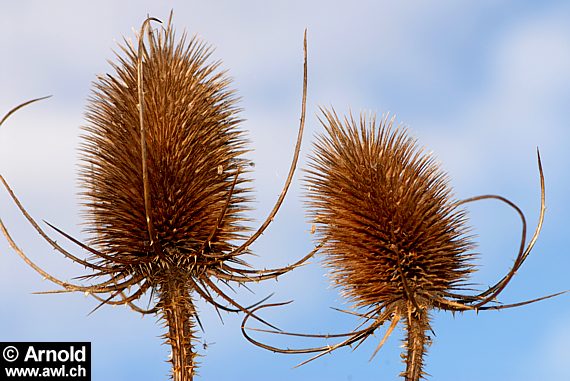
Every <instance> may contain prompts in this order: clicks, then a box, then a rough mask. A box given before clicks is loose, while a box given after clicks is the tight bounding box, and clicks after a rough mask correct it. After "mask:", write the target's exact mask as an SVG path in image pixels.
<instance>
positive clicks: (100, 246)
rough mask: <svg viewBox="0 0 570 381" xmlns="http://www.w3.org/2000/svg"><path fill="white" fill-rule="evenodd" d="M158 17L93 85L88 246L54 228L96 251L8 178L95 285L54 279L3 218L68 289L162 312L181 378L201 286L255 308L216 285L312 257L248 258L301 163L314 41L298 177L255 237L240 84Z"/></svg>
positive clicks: (87, 145) (84, 153) (270, 274)
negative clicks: (73, 248) (267, 262)
mask: <svg viewBox="0 0 570 381" xmlns="http://www.w3.org/2000/svg"><path fill="white" fill-rule="evenodd" d="M153 20H154V21H158V20H156V19H147V20H146V21H145V22H144V24H143V26H142V28H141V32H140V35H139V36H138V45H134V44H130V43H127V44H125V45H124V46H121V50H122V53H123V54H122V55H118V57H117V62H116V63H113V64H112V65H113V68H114V73H113V74H107V75H105V76H101V77H99V79H98V80H97V81H96V82H95V83H94V91H93V94H92V96H91V98H90V100H89V105H88V107H87V122H88V124H87V126H86V127H85V128H84V131H85V133H84V135H83V144H82V145H81V148H80V150H81V158H82V165H81V170H80V175H79V179H80V183H81V185H82V187H83V192H82V196H83V197H84V199H85V204H84V205H85V215H86V223H85V230H86V232H87V234H88V235H89V239H88V242H87V244H83V243H81V242H79V241H78V240H76V239H74V238H73V237H71V236H69V235H68V234H66V233H65V232H63V231H62V230H60V229H58V228H56V227H54V226H52V225H50V226H51V227H52V228H54V229H55V230H56V231H57V232H59V233H60V234H62V235H64V236H65V237H67V238H68V239H70V240H71V241H73V242H75V243H76V244H77V245H79V246H80V247H82V248H83V249H85V250H86V251H88V252H89V253H90V254H91V257H90V258H87V259H81V258H79V257H76V256H74V255H73V254H71V253H69V252H67V251H65V250H64V249H62V248H61V247H60V246H59V245H57V243H56V242H55V241H54V240H52V239H51V238H49V237H48V236H47V235H46V234H45V233H44V231H43V230H42V229H41V228H40V227H39V226H38V225H37V224H36V222H35V221H34V220H33V219H32V218H31V216H29V215H28V213H27V212H26V211H25V209H24V208H23V206H22V204H21V203H20V202H19V200H18V199H17V198H16V196H15V194H14V192H13V191H12V190H11V189H10V187H9V186H8V184H7V182H6V181H5V180H4V179H3V178H0V179H1V180H2V183H3V184H4V186H5V187H6V189H7V190H8V192H9V193H10V195H11V196H12V198H13V199H14V201H15V202H16V204H17V205H18V207H19V208H20V209H21V211H22V213H23V214H24V215H25V216H26V218H27V219H28V220H29V221H30V223H31V224H32V225H33V226H34V227H35V228H36V230H37V231H38V232H39V233H40V234H41V235H42V236H43V237H44V238H45V239H46V240H47V241H48V242H49V243H50V244H51V245H52V246H53V247H54V248H56V249H57V250H58V251H60V252H61V253H63V254H64V255H65V256H67V257H69V258H71V259H73V260H74V261H75V262H77V263H80V264H82V265H84V266H86V267H87V268H89V269H90V270H91V273H90V274H87V275H86V276H84V277H83V278H84V279H92V280H93V282H94V283H93V284H91V285H75V284H70V283H67V282H63V281H60V280H58V279H56V278H54V277H52V276H50V275H49V274H47V273H46V272H45V271H44V270H42V269H41V268H39V267H37V266H36V265H35V264H34V263H33V262H31V261H30V260H29V259H28V258H27V257H26V256H25V255H24V253H23V252H22V251H21V250H20V249H19V248H18V247H17V246H16V244H15V242H14V241H13V240H12V238H11V237H10V236H9V234H8V232H7V231H6V229H5V227H4V225H2V224H1V222H0V228H2V230H3V232H4V235H5V236H6V237H7V239H8V240H9V242H10V244H11V245H12V247H13V248H14V249H15V250H16V251H17V252H18V253H19V254H20V255H21V256H22V257H23V258H24V259H25V260H26V262H28V263H29V264H30V265H31V266H32V267H33V268H34V269H36V271H38V272H39V273H40V274H42V275H44V276H46V277H48V278H49V279H50V280H52V281H53V282H55V283H56V284H58V285H60V286H62V287H63V288H64V291H81V292H85V293H88V294H90V295H93V296H94V297H95V298H96V299H98V300H99V301H101V304H125V305H129V306H131V307H132V308H133V309H134V310H136V311H138V312H140V313H143V314H154V313H158V314H160V316H161V317H162V319H163V320H164V322H165V325H166V326H167V327H168V333H167V334H166V335H165V339H166V341H167V343H168V344H170V345H171V347H172V360H171V361H172V365H173V371H172V374H173V378H174V379H175V380H177V381H182V380H190V379H192V377H193V375H194V373H195V356H196V352H195V350H194V341H195V338H196V335H195V331H196V329H195V324H196V323H198V324H199V323H200V322H199V320H198V316H197V314H196V311H195V309H194V304H193V299H194V298H195V297H196V295H195V294H197V295H198V296H199V297H201V298H203V299H204V300H206V301H208V302H209V303H211V304H212V305H213V306H214V307H215V308H216V309H221V310H225V311H230V312H239V311H242V312H247V313H249V310H248V308H249V307H243V306H242V305H240V304H239V303H238V302H236V301H235V300H234V299H233V298H232V297H230V296H228V295H227V294H226V292H225V291H224V290H222V289H221V288H220V287H218V285H216V282H215V281H216V280H221V281H222V282H224V283H227V282H237V283H240V284H241V283H245V282H251V281H259V280H263V279H270V278H276V277H277V276H279V275H281V274H283V273H285V272H287V271H289V270H291V269H292V268H294V267H295V266H297V265H299V264H301V263H302V262H304V261H305V260H306V259H308V258H309V257H310V256H311V255H312V254H311V253H309V255H307V256H306V257H305V258H303V259H302V260H300V261H299V262H297V263H296V264H294V265H292V266H288V267H284V268H281V269H273V270H255V269H251V268H248V266H247V264H246V262H245V261H244V260H243V259H242V256H243V254H246V253H247V252H248V247H249V245H250V244H251V243H252V242H254V241H255V240H256V239H257V238H258V237H259V236H260V235H261V234H262V233H263V231H264V230H265V229H266V228H267V226H268V225H269V224H270V222H271V221H272V220H273V218H274V216H275V214H276V213H277V210H278V209H279V206H280V205H281V203H282V201H283V198H284V197H285V194H286V192H287V189H288V187H289V184H290V182H291V178H292V176H293V173H294V170H295V166H296V162H297V158H298V155H299V149H300V143H301V137H302V131H303V125H304V110H305V99H306V45H305V77H304V86H303V105H302V109H303V111H302V116H301V124H300V128H299V135H298V140H297V146H296V150H295V154H294V158H293V162H292V164H291V169H290V172H289V176H288V178H287V181H286V183H285V186H284V189H283V191H282V193H281V195H280V196H279V198H278V200H277V203H276V205H275V206H274V208H273V210H272V211H271V212H270V214H269V216H268V218H267V220H266V221H265V222H264V223H263V224H262V225H261V227H260V228H259V229H258V230H257V231H255V232H254V233H253V234H252V235H251V236H249V237H247V236H246V233H247V228H246V226H245V224H244V222H245V221H246V216H245V215H244V211H246V210H247V209H248V207H247V201H248V200H249V195H248V191H249V189H248V188H247V186H246V184H247V183H248V182H249V179H248V178H247V177H245V176H244V175H245V174H246V172H247V166H248V164H247V163H248V161H247V160H246V159H245V158H244V154H245V153H246V152H247V151H248V148H247V141H246V139H245V134H244V132H243V130H242V129H241V128H240V122H241V120H240V118H239V115H238V111H239V110H238V108H237V105H236V97H235V95H234V91H233V90H231V89H230V88H229V84H230V80H229V79H228V77H227V76H226V75H225V74H224V72H221V71H219V63H218V62H215V63H210V62H209V56H210V53H211V49H210V48H208V47H207V46H206V45H205V44H204V43H203V42H200V41H199V40H198V39H196V38H192V39H190V40H187V38H186V36H185V35H183V36H182V38H180V39H179V40H177V39H176V38H175V35H174V30H173V28H172V25H171V23H170V22H169V23H168V25H167V27H166V28H164V29H160V30H158V31H155V30H153V29H151V27H150V23H151V21H153ZM145 34H146V39H145ZM305 44H306V42H305ZM28 103H29V102H28ZM19 107H21V106H18V107H17V108H16V109H18V108H19ZM16 109H14V110H12V111H11V112H10V113H9V114H11V113H12V112H13V111H15V110H16ZM9 114H8V115H7V116H9ZM4 120H5V119H4ZM240 241H241V244H236V243H237V242H240ZM147 291H152V293H153V294H154V295H155V296H156V304H155V306H154V308H151V309H146V310H145V309H143V308H141V307H139V306H137V305H136V304H135V302H136V301H137V300H139V299H140V298H141V297H142V296H143V295H145V294H147ZM220 299H221V301H220ZM254 316H255V315H254Z"/></svg>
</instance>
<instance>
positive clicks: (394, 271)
mask: <svg viewBox="0 0 570 381" xmlns="http://www.w3.org/2000/svg"><path fill="white" fill-rule="evenodd" d="M324 117H325V119H324V121H322V123H323V125H324V127H325V129H326V132H327V135H326V136H320V137H319V139H318V141H317V142H316V144H315V151H314V155H313V156H312V158H311V159H312V161H311V164H310V168H311V169H310V170H309V171H308V176H307V179H306V182H307V185H308V189H309V191H308V197H309V201H308V204H309V211H310V216H311V218H312V219H313V220H314V221H315V223H316V224H317V225H320V226H319V229H317V231H318V233H319V235H320V238H321V239H322V240H323V241H324V242H326V243H325V245H324V247H323V249H322V250H323V252H324V253H325V263H326V266H328V268H329V269H330V274H331V276H332V279H333V281H334V284H335V285H337V286H338V287H340V288H341V289H342V290H343V292H344V294H345V295H346V296H347V297H348V298H349V299H351V300H353V301H354V302H355V304H356V305H357V306H358V307H370V306H373V305H377V304H379V303H387V302H390V301H393V300H395V299H400V298H403V299H406V298H407V296H406V293H407V292H411V293H414V294H420V293H421V294H422V295H423V297H427V296H428V295H438V294H440V293H441V292H443V291H449V290H450V289H453V288H454V287H455V286H457V285H458V284H460V283H462V282H463V281H465V280H466V277H467V275H468V274H469V272H470V271H471V265H470V263H469V259H470V258H471V255H470V254H469V253H468V251H469V249H471V248H472V246H473V245H472V243H471V242H470V241H469V239H468V238H467V236H466V233H467V232H468V228H467V227H466V224H465V214H464V212H463V211H462V210H458V209H457V208H456V207H455V205H454V204H455V202H454V200H453V199H452V194H451V189H450V187H449V185H448V181H447V176H446V175H445V173H444V172H443V171H442V170H441V169H440V168H439V166H438V165H437V164H436V163H435V161H434V159H433V157H431V156H429V155H426V154H424V153H423V152H422V151H421V150H419V149H418V147H417V145H416V142H415V141H414V140H413V139H412V138H410V137H408V136H407V134H406V132H405V130H403V129H402V128H394V127H393V120H388V119H383V120H382V121H380V122H379V123H377V122H376V120H375V119H371V120H367V119H366V118H365V117H364V116H361V118H360V120H359V121H358V122H357V121H355V120H354V119H352V118H350V119H345V120H344V122H343V121H341V120H340V119H339V117H338V116H337V115H336V114H335V113H334V112H330V111H324ZM406 288H407V289H408V291H406Z"/></svg>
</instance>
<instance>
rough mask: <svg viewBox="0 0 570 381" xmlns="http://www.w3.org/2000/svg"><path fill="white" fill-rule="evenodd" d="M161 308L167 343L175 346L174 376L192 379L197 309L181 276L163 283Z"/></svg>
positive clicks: (179, 379) (182, 380)
mask: <svg viewBox="0 0 570 381" xmlns="http://www.w3.org/2000/svg"><path fill="white" fill-rule="evenodd" d="M160 307H161V308H160V309H161V310H162V315H163V316H162V317H163V319H164V320H165V323H166V325H167V326H168V333H167V334H165V336H164V337H165V339H166V343H167V344H169V345H170V347H171V348H172V355H171V359H170V362H171V363H172V379H173V380H174V381H191V380H192V379H193V377H194V371H195V369H196V362H195V357H196V352H194V350H193V349H194V348H193V344H192V342H193V341H194V339H195V338H196V336H195V333H194V332H195V330H194V327H195V324H194V317H195V315H196V310H195V309H194V304H193V303H192V298H191V296H190V295H189V293H188V289H187V286H186V283H185V282H184V281H182V280H180V279H179V278H178V279H177V278H173V279H169V280H168V281H165V282H164V283H163V284H162V285H161V289H160Z"/></svg>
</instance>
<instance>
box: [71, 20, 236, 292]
mask: <svg viewBox="0 0 570 381" xmlns="http://www.w3.org/2000/svg"><path fill="white" fill-rule="evenodd" d="M139 38H141V39H143V38H144V36H140V37H139ZM142 48H143V49H144V50H143V52H142V69H143V72H144V76H143V83H142V88H143V89H144V96H143V99H144V105H143V106H144V113H143V116H144V119H143V123H144V126H145V128H146V150H147V152H148V158H147V160H146V162H147V168H148V169H147V171H148V184H149V195H150V205H151V208H150V210H149V211H148V214H149V217H150V218H151V219H152V225H153V227H154V231H155V237H153V239H154V240H156V243H155V244H156V245H157V246H158V247H160V248H161V249H162V252H161V255H159V256H158V258H157V259H156V261H153V262H151V263H149V262H148V260H147V259H148V257H149V256H154V255H155V250H153V248H151V240H150V239H149V231H148V226H147V219H146V218H147V216H146V215H145V196H144V189H143V177H142V176H141V173H142V167H141V165H142V164H141V134H140V123H139V111H140V110H139V104H138V103H139V97H138V88H139V86H138V83H137V78H138V66H137V65H138V62H139V61H138V60H139V56H138V51H137V47H136V46H133V45H132V44H128V45H126V46H124V47H122V50H123V53H124V55H123V56H119V57H118V61H117V63H116V64H113V67H114V70H115V73H114V74H110V75H106V76H103V77H101V78H100V79H98V80H97V81H96V82H95V83H94V91H93V95H92V96H91V98H90V101H89V105H88V109H87V120H88V123H89V124H88V125H87V126H86V127H85V134H84V136H83V138H84V143H83V145H82V147H81V154H82V159H83V165H82V167H81V173H80V181H81V185H82V186H83V187H84V189H85V191H84V193H83V195H84V196H85V199H86V202H85V206H86V210H85V212H86V213H85V214H86V217H87V224H86V226H87V227H86V230H87V232H88V233H90V235H91V239H90V242H89V243H90V244H91V246H92V247H94V248H97V249H98V250H99V251H101V252H103V253H105V254H107V255H108V256H109V257H106V258H105V259H102V262H103V264H104V265H109V263H108V262H109V261H112V260H117V262H118V263H120V264H121V265H122V266H124V264H125V263H129V264H130V267H131V269H133V270H134V271H143V272H146V273H147V274H146V275H148V276H150V277H152V278H157V277H160V276H161V275H160V274H161V273H162V272H163V270H164V271H165V272H166V273H168V271H167V270H168V269H172V268H174V267H176V268H177V269H179V270H180V271H186V272H192V271H194V270H195V268H196V267H200V265H205V263H204V261H203V260H202V258H201V257H200V255H199V254H200V250H201V245H202V244H203V243H204V242H206V241H209V247H208V249H209V250H211V251H215V252H225V251H228V250H229V249H230V247H229V242H230V241H232V240H235V239H236V238H239V237H240V236H241V233H242V232H243V231H244V227H243V224H242V221H243V216H242V215H241V212H243V211H244V210H245V208H246V207H245V205H244V202H245V201H246V200H247V197H246V189H245V188H244V187H243V184H244V183H245V182H246V180H244V178H243V176H240V177H239V179H238V180H237V184H236V185H235V187H234V188H233V190H232V193H233V194H232V197H231V201H230V204H229V205H228V207H227V211H226V212H225V215H224V218H223V221H221V226H220V227H219V228H218V229H217V230H216V224H217V223H218V217H219V216H220V215H221V213H222V212H223V209H224V207H225V204H226V200H227V199H228V194H229V192H230V189H231V188H232V183H233V180H234V178H236V176H237V173H238V171H240V174H243V172H244V170H245V168H241V164H240V163H241V162H242V160H243V159H241V157H242V156H243V154H244V153H245V152H246V150H247V148H246V140H245V138H244V133H243V131H242V130H241V129H240V128H239V122H240V119H239V116H238V111H239V110H238V108H237V107H236V97H235V95H234V92H233V90H231V89H230V88H229V85H230V80H229V79H228V77H227V76H226V75H225V74H224V73H223V72H221V71H220V70H218V66H219V63H209V62H208V60H209V57H210V54H211V49H210V48H209V47H208V46H206V45H205V44H204V43H203V42H201V41H199V40H198V39H197V38H191V39H190V40H189V41H186V36H185V35H184V36H182V38H180V40H179V41H176V40H175V36H174V31H173V29H172V28H171V26H170V25H169V26H168V27H167V28H166V29H162V30H161V31H158V32H152V33H149V36H148V44H146V43H145V44H144V45H142ZM244 167H245V166H244ZM240 168H241V169H240ZM215 230H216V234H215V236H214V237H212V238H211V239H209V240H208V238H209V235H210V234H211V233H212V232H213V231H215ZM159 281H160V280H158V279H154V280H153V282H159Z"/></svg>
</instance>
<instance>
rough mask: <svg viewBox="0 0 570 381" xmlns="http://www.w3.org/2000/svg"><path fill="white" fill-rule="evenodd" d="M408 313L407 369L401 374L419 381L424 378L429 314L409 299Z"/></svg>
mask: <svg viewBox="0 0 570 381" xmlns="http://www.w3.org/2000/svg"><path fill="white" fill-rule="evenodd" d="M407 304H408V313H407V316H406V331H407V332H406V341H405V343H404V347H405V348H406V350H407V352H406V354H405V355H404V361H405V363H406V371H405V372H404V373H402V374H401V376H402V377H404V379H405V380H406V381H419V380H420V379H422V378H423V375H424V372H423V371H422V368H423V358H424V354H425V352H426V349H427V348H426V346H427V345H428V344H429V339H428V337H427V335H426V332H427V331H428V330H429V329H430V327H429V315H428V311H427V310H426V309H422V308H416V307H414V306H413V304H412V303H411V302H410V301H408V302H407Z"/></svg>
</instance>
